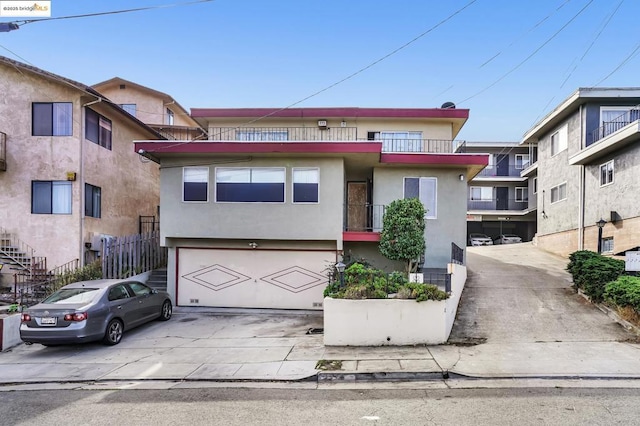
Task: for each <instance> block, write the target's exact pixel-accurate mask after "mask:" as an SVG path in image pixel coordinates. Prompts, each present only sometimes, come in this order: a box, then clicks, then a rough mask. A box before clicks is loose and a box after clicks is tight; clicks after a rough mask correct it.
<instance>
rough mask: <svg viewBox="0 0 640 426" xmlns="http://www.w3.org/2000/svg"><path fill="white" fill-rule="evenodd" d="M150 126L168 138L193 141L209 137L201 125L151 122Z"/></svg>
mask: <svg viewBox="0 0 640 426" xmlns="http://www.w3.org/2000/svg"><path fill="white" fill-rule="evenodd" d="M149 127H151V128H152V129H153V130H155V131H156V132H158V133H160V134H161V135H162V136H164V137H165V138H166V139H167V140H180V141H192V140H206V139H207V133H206V132H205V131H204V130H203V129H201V128H200V127H188V126H168V125H158V124H149Z"/></svg>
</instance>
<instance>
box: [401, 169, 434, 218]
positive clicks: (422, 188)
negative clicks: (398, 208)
mask: <svg viewBox="0 0 640 426" xmlns="http://www.w3.org/2000/svg"><path fill="white" fill-rule="evenodd" d="M404 198H418V199H419V200H420V202H422V205H423V206H424V209H425V211H426V214H425V218H426V219H437V218H438V179H437V178H434V177H419V178H417V177H415V178H414V177H406V178H404Z"/></svg>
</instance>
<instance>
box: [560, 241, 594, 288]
mask: <svg viewBox="0 0 640 426" xmlns="http://www.w3.org/2000/svg"><path fill="white" fill-rule="evenodd" d="M596 257H601V255H599V254H598V253H596V252H594V251H589V250H578V251H574V252H573V253H571V254H570V255H569V264H568V265H567V271H569V273H570V274H571V277H572V278H573V283H574V284H575V286H576V287H577V288H582V287H580V272H581V271H582V265H583V264H584V262H586V261H587V260H589V259H593V258H596Z"/></svg>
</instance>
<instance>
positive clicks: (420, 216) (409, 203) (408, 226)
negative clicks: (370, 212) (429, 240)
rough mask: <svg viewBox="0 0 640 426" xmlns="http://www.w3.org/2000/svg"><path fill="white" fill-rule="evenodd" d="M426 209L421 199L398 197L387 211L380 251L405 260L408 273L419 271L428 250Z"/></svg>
mask: <svg viewBox="0 0 640 426" xmlns="http://www.w3.org/2000/svg"><path fill="white" fill-rule="evenodd" d="M424 215H425V209H424V206H423V205H422V203H421V202H420V200H419V199H417V198H407V199H401V200H395V201H393V202H392V203H391V204H389V205H388V206H387V208H386V210H385V213H384V218H383V220H382V233H381V234H380V253H382V254H383V255H384V256H385V257H386V258H387V259H390V260H401V261H404V262H405V265H406V266H405V269H406V272H407V276H408V274H410V273H412V272H415V271H416V269H417V266H418V259H420V256H421V255H422V254H423V253H424V245H425V241H424V227H425V223H424Z"/></svg>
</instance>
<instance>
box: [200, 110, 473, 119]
mask: <svg viewBox="0 0 640 426" xmlns="http://www.w3.org/2000/svg"><path fill="white" fill-rule="evenodd" d="M191 117H193V118H231V117H238V118H248V117H250V118H257V117H265V118H268V117H285V118H292V117H299V118H303V117H307V118H351V117H365V118H366V117H371V118H384V117H388V118H464V119H467V118H469V110H468V109H456V108H447V109H441V108H358V107H342V108H286V109H280V108H191Z"/></svg>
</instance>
